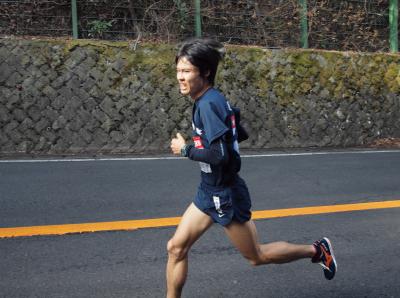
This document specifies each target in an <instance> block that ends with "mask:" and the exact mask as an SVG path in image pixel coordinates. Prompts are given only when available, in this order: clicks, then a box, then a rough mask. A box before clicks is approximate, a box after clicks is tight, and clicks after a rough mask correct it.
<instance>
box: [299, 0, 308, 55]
mask: <svg viewBox="0 0 400 298" xmlns="http://www.w3.org/2000/svg"><path fill="white" fill-rule="evenodd" d="M300 31H301V37H300V44H301V47H302V48H304V49H307V48H308V22H307V0H300Z"/></svg>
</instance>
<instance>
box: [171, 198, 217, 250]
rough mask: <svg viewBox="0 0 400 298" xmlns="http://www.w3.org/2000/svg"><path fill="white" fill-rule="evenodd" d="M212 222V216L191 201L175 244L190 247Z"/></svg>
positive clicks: (178, 229) (180, 225) (177, 232)
mask: <svg viewBox="0 0 400 298" xmlns="http://www.w3.org/2000/svg"><path fill="white" fill-rule="evenodd" d="M212 224H213V221H212V219H211V217H210V216H208V215H207V214H205V213H203V212H202V211H200V210H199V209H198V208H197V207H196V206H195V205H194V204H193V203H191V204H190V206H189V207H188V208H187V209H186V211H185V213H184V214H183V216H182V219H181V221H180V223H179V225H178V228H177V229H176V232H175V235H174V237H173V238H172V241H173V242H174V244H175V245H178V246H184V247H190V246H191V245H192V244H193V243H194V242H196V240H197V239H199V237H200V236H201V235H202V234H203V233H204V232H205V231H207V229H208V228H209V227H210V226H211V225H212Z"/></svg>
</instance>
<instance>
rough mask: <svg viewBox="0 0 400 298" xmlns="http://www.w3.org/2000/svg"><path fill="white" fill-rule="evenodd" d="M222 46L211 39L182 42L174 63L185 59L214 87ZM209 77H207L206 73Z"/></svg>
mask: <svg viewBox="0 0 400 298" xmlns="http://www.w3.org/2000/svg"><path fill="white" fill-rule="evenodd" d="M224 55H225V48H224V46H223V45H222V44H221V43H220V42H218V41H216V40H213V39H208V38H207V39H205V38H193V39H189V40H187V41H184V42H183V43H182V44H181V45H180V47H179V50H178V53H177V54H176V57H175V63H178V61H179V59H181V58H183V57H185V58H186V59H188V60H189V62H190V63H192V64H193V65H194V66H196V67H197V68H198V69H199V70H200V75H201V76H202V77H203V78H206V79H207V80H208V82H209V83H210V84H211V85H214V81H215V75H216V73H217V68H218V63H219V62H220V61H221V60H222V59H223V58H224ZM208 72H209V75H208V76H207V73H208Z"/></svg>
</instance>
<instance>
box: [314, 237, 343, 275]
mask: <svg viewBox="0 0 400 298" xmlns="http://www.w3.org/2000/svg"><path fill="white" fill-rule="evenodd" d="M313 245H314V247H315V249H316V250H317V253H316V254H315V256H314V257H313V258H312V259H311V261H312V262H313V263H319V264H320V265H321V266H322V267H323V268H324V275H325V278H326V279H328V280H331V279H332V278H334V277H335V274H336V272H337V263H336V258H335V255H334V254H333V248H332V244H331V242H330V241H329V239H328V238H326V237H324V238H322V239H320V240H317V241H315V242H314V243H313Z"/></svg>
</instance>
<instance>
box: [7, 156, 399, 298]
mask: <svg viewBox="0 0 400 298" xmlns="http://www.w3.org/2000/svg"><path fill="white" fill-rule="evenodd" d="M242 177H243V178H244V179H245V180H246V181H247V184H248V186H249V189H250V193H251V195H252V198H253V210H265V209H281V208H292V207H306V206H318V205H333V204H347V203H360V202H371V201H387V200H399V199H400V151H395V152H367V153H365V152H363V151H349V152H343V153H340V152H327V154H311V155H290V154H284V155H279V154H277V155H274V154H272V155H270V156H264V157H245V158H243V168H242ZM198 179H199V169H198V165H197V163H195V162H191V161H188V160H183V159H178V160H168V159H156V160H103V161H79V162H77V161H57V162H56V161H52V162H35V163H32V162H0V228H4V227H18V226H35V225H50V224H67V223H84V222H101V221H118V220H131V219H146V218H159V217H170V216H180V215H181V214H182V212H183V211H184V209H185V208H186V206H187V205H188V204H189V203H190V201H191V198H192V197H193V195H194V193H195V191H196V187H197V184H198ZM256 225H257V228H258V230H259V237H260V239H261V241H262V242H270V241H277V240H285V241H290V242H293V243H311V242H313V241H314V240H316V239H317V238H319V237H321V236H328V237H329V238H330V239H331V240H332V243H333V245H334V248H335V254H336V257H337V260H338V264H339V271H338V274H337V276H336V278H335V279H334V280H332V281H326V280H325V279H324V278H323V274H322V270H321V269H320V267H319V266H318V265H314V264H310V262H309V261H308V260H302V261H298V262H295V263H291V264H285V265H270V266H261V267H257V268H253V267H251V266H250V265H249V264H248V263H247V262H246V261H245V260H244V259H243V258H242V257H241V256H240V254H239V253H238V252H237V251H236V250H235V249H234V248H233V247H232V246H231V244H230V243H229V241H228V240H227V239H226V237H225V235H224V233H223V230H222V229H221V228H220V227H218V226H213V227H212V228H211V229H210V230H209V231H208V232H207V233H206V234H205V235H204V236H203V237H202V238H201V239H200V240H199V241H198V242H197V243H196V244H195V245H194V247H193V249H192V252H191V254H190V265H189V267H190V269H189V270H190V271H189V277H188V281H187V284H186V286H185V290H184V297H248V298H250V297H320V296H321V295H322V296H323V297H400V294H399V293H400V276H399V272H400V270H399V269H398V268H400V209H399V208H394V209H382V210H370V211H357V212H345V213H333V214H320V215H312V216H297V217H286V218H277V219H269V220H258V221H256ZM174 230H175V228H152V229H143V230H135V231H121V232H99V233H86V234H72V235H64V236H33V237H19V238H5V239H0V255H1V258H0V297H163V296H164V295H165V285H164V284H165V281H164V279H165V278H164V275H165V274H164V272H165V264H166V260H167V255H166V250H165V245H166V242H167V240H168V239H169V238H170V237H171V236H172V234H173V232H174Z"/></svg>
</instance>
